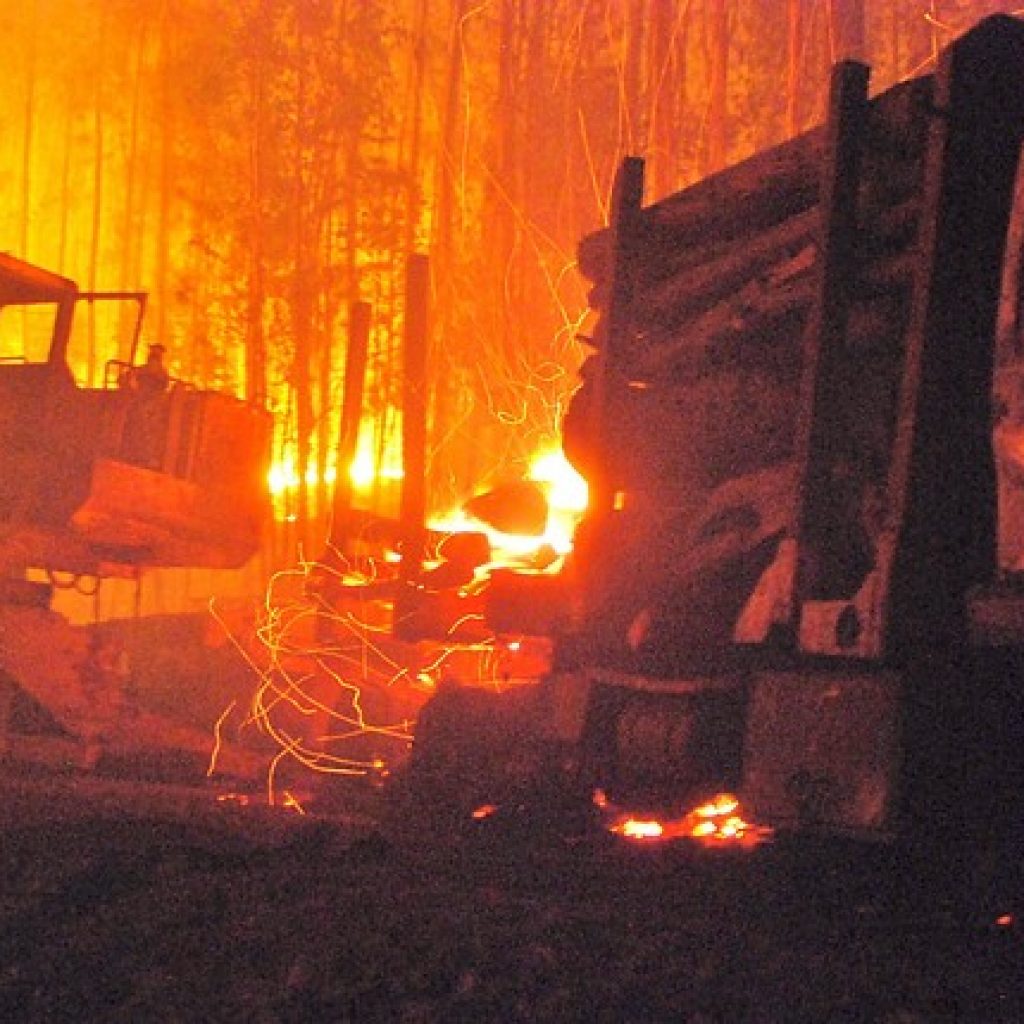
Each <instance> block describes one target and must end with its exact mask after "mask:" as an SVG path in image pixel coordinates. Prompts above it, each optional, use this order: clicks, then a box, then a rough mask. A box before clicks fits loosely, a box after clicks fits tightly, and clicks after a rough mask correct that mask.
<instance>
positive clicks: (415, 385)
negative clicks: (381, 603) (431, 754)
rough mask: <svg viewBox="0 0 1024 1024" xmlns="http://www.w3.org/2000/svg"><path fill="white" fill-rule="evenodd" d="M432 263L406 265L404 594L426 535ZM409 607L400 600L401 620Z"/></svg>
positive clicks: (413, 260)
mask: <svg viewBox="0 0 1024 1024" xmlns="http://www.w3.org/2000/svg"><path fill="white" fill-rule="evenodd" d="M429 289H430V263H429V261H428V259H427V257H426V256H423V255H419V254H414V255H412V256H410V257H409V260H408V263H407V265H406V282H405V333H404V350H403V360H402V498H401V509H400V520H401V538H402V563H401V566H400V569H399V579H400V581H401V582H402V584H404V586H403V588H402V593H403V595H406V596H407V595H408V594H409V592H410V587H409V585H410V584H412V583H413V582H414V581H415V580H416V579H417V578H418V576H419V574H420V568H421V566H422V561H423V546H424V541H425V538H426V526H425V520H426V505H427V497H426V470H427V339H428V336H429V324H428V307H429V302H428V299H429ZM406 610H407V608H406V607H405V602H404V601H397V602H396V607H395V624H396V626H397V625H398V624H399V622H400V620H401V618H402V616H403V613H404V612H405V611H406Z"/></svg>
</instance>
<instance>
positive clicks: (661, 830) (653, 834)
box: [611, 818, 665, 839]
mask: <svg viewBox="0 0 1024 1024" xmlns="http://www.w3.org/2000/svg"><path fill="white" fill-rule="evenodd" d="M611 830H612V831H613V832H617V833H618V834H619V835H622V836H625V837H626V838H627V839H661V837H662V836H663V835H664V834H665V826H664V825H662V823H661V822H660V821H641V820H639V819H637V818H627V819H626V820H625V821H620V822H617V823H616V824H614V825H612V829H611Z"/></svg>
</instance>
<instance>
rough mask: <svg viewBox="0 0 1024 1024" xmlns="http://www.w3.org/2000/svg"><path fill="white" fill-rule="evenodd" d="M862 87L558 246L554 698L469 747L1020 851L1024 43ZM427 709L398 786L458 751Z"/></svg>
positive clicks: (966, 47)
mask: <svg viewBox="0 0 1024 1024" xmlns="http://www.w3.org/2000/svg"><path fill="white" fill-rule="evenodd" d="M869 77H870V75H869V69H868V68H867V67H866V66H864V65H863V64H860V63H855V62H845V63H841V64H839V65H838V66H836V68H835V69H834V72H833V77H832V83H831V93H830V99H829V106H828V115H827V119H826V121H825V123H824V124H823V125H822V126H821V127H819V128H817V129H815V130H812V131H809V132H807V133H806V134H802V135H800V136H798V137H795V138H793V139H792V140H790V141H788V142H786V143H784V144H782V145H780V146H778V147H775V148H773V149H770V150H767V151H764V152H761V153H759V154H757V155H755V156H753V157H751V158H750V159H748V160H746V161H745V162H743V163H740V164H738V165H736V166H733V167H731V168H728V169H726V170H723V171H722V172H720V173H717V174H715V175H713V176H711V177H709V178H707V179H705V180H702V181H700V182H699V183H697V184H695V185H693V186H692V187H690V188H687V189H685V190H683V191H681V192H678V193H676V194H674V195H670V196H668V197H667V198H664V199H660V200H659V201H657V202H654V203H651V204H649V205H645V204H644V198H643V175H644V164H643V161H642V160H641V159H638V158H627V159H626V160H625V161H624V162H623V164H622V165H621V167H620V170H619V173H618V177H617V181H616V185H615V189H614V195H613V202H612V205H611V216H610V222H609V224H608V226H607V227H605V228H603V229H601V230H599V231H597V232H595V233H593V234H591V235H589V236H587V237H585V238H584V239H583V240H582V242H581V244H580V247H579V267H580V270H581V271H582V273H583V274H584V275H585V276H586V277H587V278H588V279H589V280H590V281H591V282H592V291H591V299H590V301H591V305H592V307H593V309H594V310H595V311H596V313H597V314H598V317H597V321H596V327H595V329H594V331H593V338H592V344H593V354H592V355H591V356H590V358H589V359H588V360H587V361H586V362H585V363H584V365H583V367H582V370H581V378H582V380H581V386H580V387H579V389H578V391H577V392H576V393H575V395H574V398H573V400H572V402H571V404H570V406H569V408H568V411H567V414H566V417H565V422H564V434H563V444H564V447H565V451H566V454H567V456H568V457H569V458H570V460H571V461H572V462H573V463H574V464H575V465H576V466H577V468H579V469H580V471H581V472H582V473H583V474H584V476H585V477H586V478H587V481H588V483H589V485H590V495H591V499H590V505H589V508H588V511H587V513H586V515H585V518H584V520H583V521H582V522H581V524H580V527H579V529H578V530H577V534H576V538H575V551H574V555H573V564H572V566H571V567H570V569H569V570H567V573H568V576H567V578H566V579H567V580H568V584H569V585H568V586H567V587H566V588H565V590H564V591H563V595H564V600H563V601H562V607H564V609H565V611H564V614H563V615H562V616H561V619H560V621H559V622H558V624H557V630H556V638H555V642H554V660H553V668H552V671H551V673H550V674H549V675H548V676H547V677H546V678H545V679H544V680H543V681H542V682H541V684H540V686H539V687H538V688H537V690H536V691H535V693H534V694H533V695H532V696H531V697H529V698H525V697H517V698H515V699H514V700H513V701H511V702H510V704H509V709H508V721H509V723H510V724H509V725H508V726H507V727H506V728H504V729H503V730H501V729H496V727H495V726H493V725H492V726H490V730H491V733H492V734H494V733H495V732H501V733H502V737H498V738H495V742H496V743H500V742H505V743H506V745H509V744H510V743H511V742H512V741H511V740H509V739H507V737H519V738H520V739H523V741H524V742H526V743H529V742H531V741H533V740H537V739H538V738H539V740H540V743H541V746H542V747H543V748H544V749H545V751H546V752H547V754H549V755H553V756H551V757H549V759H548V762H547V763H549V764H556V765H561V766H563V767H566V768H567V770H569V771H570V772H572V773H575V777H577V778H582V779H584V780H585V781H586V787H585V789H587V790H588V789H590V788H591V787H593V788H594V789H595V790H600V791H602V792H603V793H604V794H605V795H606V797H607V798H608V799H609V800H611V801H613V803H614V804H615V805H617V806H619V807H626V808H643V809H644V810H646V811H657V812H658V813H674V812H678V811H680V810H685V809H686V808H687V807H692V806H694V805H695V803H696V802H697V801H700V800H702V799H707V798H708V795H709V794H714V793H716V792H721V791H731V792H733V793H735V794H736V795H737V796H738V797H739V798H740V800H741V802H742V806H743V807H744V808H745V813H746V814H747V815H748V816H749V817H750V818H752V819H753V820H755V821H757V822H762V823H765V824H767V825H769V826H772V827H775V828H777V829H823V830H834V831H841V832H848V833H856V834H864V835H867V836H887V835H888V836H891V835H894V834H899V833H900V832H901V831H905V830H915V829H917V828H918V827H923V828H926V829H927V830H928V834H932V833H934V832H936V831H940V832H943V833H956V832H958V831H960V830H979V829H980V830H985V829H987V828H989V827H996V826H997V825H999V824H1004V823H1005V822H1006V821H1007V820H1016V821H1017V823H1018V827H1019V822H1020V812H1021V809H1022V794H1024V777H1022V762H1024V575H1022V571H1024V529H1022V527H1024V522H1022V512H1024V504H1022V496H1024V492H1022V491H1021V486H1022V484H1024V475H1022V469H1024V407H1022V399H1024V390H1022V385H1024V362H1022V360H1021V352H1022V343H1024V334H1022V328H1024V322H1022V314H1021V298H1022V291H1024V280H1022V273H1021V260H1022V253H1024V168H1022V165H1021V161H1020V159H1019V155H1020V149H1021V143H1022V140H1024V23H1022V22H1021V21H1019V20H1016V19H1013V18H1009V17H1002V16H1000V17H993V18H991V19H988V20H985V21H983V22H981V23H979V25H978V26H977V27H976V28H975V29H974V30H973V31H971V32H969V33H968V34H966V35H964V36H963V37H961V38H959V39H958V40H956V41H955V42H953V43H952V44H951V45H950V46H949V47H948V48H947V49H946V50H945V51H944V52H943V53H942V54H941V55H940V59H939V60H938V62H937V65H936V68H935V72H934V74H931V75H928V76H925V77H918V78H915V79H913V80H908V81H904V82H902V83H900V84H898V85H895V86H893V87H892V88H889V89H887V90H885V91H883V92H880V93H879V94H877V95H874V96H871V95H870V94H869ZM520 582H521V588H522V590H523V592H524V593H525V592H527V591H528V589H529V583H530V581H529V580H525V579H524V580H522V581H520ZM563 582H565V581H563ZM546 585H547V584H546ZM539 593H541V591H540V589H538V594H539ZM519 603H520V604H521V605H525V604H529V602H528V601H525V600H523V599H522V598H520V599H519ZM496 618H497V619H499V620H500V619H501V618H502V615H501V608H500V607H499V608H498V613H497V615H496ZM450 699H451V698H449V700H450ZM442 700H443V698H438V701H439V706H438V707H437V708H436V709H432V708H430V707H429V706H428V708H426V709H425V710H424V715H423V716H422V718H421V725H422V728H423V742H424V744H425V749H424V750H423V751H422V752H421V755H420V756H421V758H422V759H424V760H426V761H429V760H430V759H431V756H432V750H431V747H432V746H443V745H444V743H445V742H448V744H449V745H450V746H452V747H454V748H458V747H459V746H460V745H461V747H462V748H465V747H467V745H468V743H469V741H467V740H466V739H465V738H461V739H460V738H459V737H458V736H455V735H454V734H455V733H456V732H457V726H456V720H457V714H456V713H455V712H456V711H457V708H455V707H454V704H453V709H452V711H453V713H452V718H451V721H449V722H448V723H447V724H446V723H445V722H444V717H445V716H444V713H443V711H442V709H441V707H440V703H441V701H442ZM468 703H472V702H468ZM481 717H482V712H479V711H477V710H474V708H472V707H470V710H469V712H468V713H467V714H466V722H465V728H473V727H474V726H473V723H474V722H477V721H478V720H479V719H480V718H481ZM492 738H493V737H492ZM420 739H421V737H420V734H419V733H418V734H417V745H419V744H420ZM510 756H515V754H514V752H513V753H512V754H511V755H510ZM415 759H416V751H415V750H414V764H415ZM478 763H480V764H483V763H484V759H480V760H479V761H478ZM486 795H487V794H486V793H485V792H484V791H483V789H479V790H477V791H476V796H477V797H481V796H486Z"/></svg>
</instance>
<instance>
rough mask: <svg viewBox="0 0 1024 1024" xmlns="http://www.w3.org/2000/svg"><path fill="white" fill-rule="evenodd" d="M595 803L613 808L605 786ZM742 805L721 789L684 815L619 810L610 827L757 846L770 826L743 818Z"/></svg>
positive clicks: (636, 835) (632, 835) (640, 834)
mask: <svg viewBox="0 0 1024 1024" xmlns="http://www.w3.org/2000/svg"><path fill="white" fill-rule="evenodd" d="M594 805H595V806H597V807H600V808H602V809H603V810H606V811H611V810H613V808H612V807H611V805H610V804H609V802H608V799H607V797H606V796H605V794H604V792H603V791H602V790H596V791H595V792H594ZM739 808H740V804H739V800H737V799H736V797H735V796H733V795H732V794H731V793H719V794H717V795H716V796H714V797H713V798H712V799H711V800H709V801H707V802H706V803H703V804H701V805H700V806H698V807H695V808H694V809H693V810H692V811H689V812H688V813H687V814H684V815H683V816H682V817H681V818H673V819H671V820H669V821H657V820H655V819H642V818H635V817H633V816H632V815H629V814H624V813H619V814H617V815H616V816H615V819H614V821H613V822H612V824H611V825H609V826H608V828H609V831H611V832H614V833H616V834H617V835H621V836H624V837H625V838H627V839H636V840H640V841H644V840H662V839H697V840H699V841H700V842H702V843H705V844H707V845H718V844H723V843H727V844H740V845H742V846H756V845H757V844H758V843H760V842H763V841H764V840H766V839H768V838H770V836H771V834H772V830H771V829H770V828H768V827H767V826H764V825H754V824H751V823H750V822H748V821H746V820H744V818H743V817H742V816H741V815H740V813H739Z"/></svg>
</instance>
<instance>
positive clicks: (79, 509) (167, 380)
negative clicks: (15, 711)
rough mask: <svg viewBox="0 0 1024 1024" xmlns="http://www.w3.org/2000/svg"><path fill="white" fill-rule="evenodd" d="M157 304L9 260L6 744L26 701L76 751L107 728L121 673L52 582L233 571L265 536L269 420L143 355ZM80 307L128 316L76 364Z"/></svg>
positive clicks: (3, 333) (1, 622)
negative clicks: (107, 700) (54, 604)
mask: <svg viewBox="0 0 1024 1024" xmlns="http://www.w3.org/2000/svg"><path fill="white" fill-rule="evenodd" d="M146 304H147V296H146V294H145V293H144V292H113V291H112V292H87V291H83V290H80V289H79V287H78V286H77V284H76V283H75V282H73V281H71V280H69V279H67V278H65V277H62V276H60V275H58V274H55V273H52V272H50V271H48V270H45V269H43V268H41V267H38V266H35V265H33V264H30V263H27V262H25V261H23V260H20V259H17V258H15V257H14V256H11V255H8V254H6V253H4V254H0V569H2V572H0V752H4V751H6V752H8V753H10V752H11V750H12V744H13V743H14V740H16V739H17V736H16V734H17V731H18V730H17V729H12V728H10V725H11V720H12V708H15V707H17V706H19V705H23V704H24V703H25V702H26V701H27V702H28V704H30V705H31V706H32V707H33V708H35V717H36V718H37V719H39V718H45V719H48V720H49V721H51V722H52V723H54V725H55V728H56V730H57V731H59V732H60V733H61V734H62V735H63V736H64V737H65V738H68V739H69V742H71V743H72V746H73V745H74V743H75V742H77V741H79V740H81V741H82V742H83V743H85V745H89V743H90V741H89V737H90V736H92V737H93V739H95V735H96V733H97V726H96V723H95V721H94V720H95V718H96V705H97V703H98V702H97V693H99V692H100V691H103V692H106V693H109V691H110V689H111V686H106V687H104V685H103V680H102V678H101V677H102V676H103V675H104V673H106V675H107V676H108V677H109V676H110V675H111V674H112V673H114V671H115V670H114V667H113V666H111V665H107V666H106V667H104V666H103V664H102V662H103V661H104V660H105V659H106V660H108V661H109V652H104V651H102V650H101V649H100V648H101V647H102V645H97V643H96V637H95V636H94V635H92V634H90V633H89V631H88V630H84V629H82V628H78V627H73V626H71V625H70V624H69V623H68V622H67V621H66V620H65V619H64V618H63V617H62V616H61V615H59V614H58V613H56V612H55V611H53V610H51V608H50V603H51V598H52V594H53V590H54V587H55V585H60V586H68V585H71V584H75V583H79V582H80V581H98V580H100V579H103V578H105V577H127V578H133V577H134V578H136V579H137V578H138V577H139V574H140V573H142V572H143V571H145V570H147V569H151V568H157V567H182V566H189V567H212V568H236V567H239V566H241V565H242V564H243V563H244V562H245V561H247V560H248V559H249V558H250V557H251V556H252V555H253V554H254V553H255V552H256V551H257V549H258V548H259V545H260V543H261V539H262V536H263V531H264V526H265V523H266V521H267V517H268V515H269V511H270V496H269V490H268V484H267V472H268V468H269V458H270V443H271V427H272V424H271V418H270V414H269V413H268V411H267V410H266V409H264V408H262V407H261V406H259V405H258V404H255V403H251V402H246V401H242V400H240V399H238V398H235V397H233V396H231V395H229V394H224V393H220V392H217V391H214V390H208V389H204V388H200V387H197V386H196V385H194V384H193V383H190V382H188V381H186V380H183V379H179V378H176V377H173V376H171V375H170V373H169V372H167V371H166V370H164V369H162V368H161V366H160V365H159V354H160V348H161V347H160V346H159V345H156V344H154V345H151V346H150V350H151V351H150V358H149V359H148V360H146V361H143V360H142V359H141V347H142V343H141V337H142V328H143V320H144V313H145V309H146ZM100 308H102V309H104V310H106V311H108V314H109V315H108V316H107V317H106V318H105V319H104V318H101V317H99V316H98V313H97V310H98V309H100ZM85 317H87V318H88V321H89V322H90V323H91V324H92V325H93V326H94V325H95V323H96V322H99V321H100V320H101V319H102V320H103V322H104V323H107V322H113V323H115V324H118V325H119V327H120V330H119V332H118V333H119V335H120V336H121V337H122V338H123V341H122V342H121V343H120V345H118V344H116V343H115V344H112V345H111V344H108V345H104V346H101V345H100V344H98V343H97V342H96V341H95V340H93V341H92V342H91V343H90V346H89V348H88V350H87V354H88V356H90V358H88V359H85V358H77V359H73V358H72V348H73V346H74V345H75V344H76V338H77V335H76V333H75V329H74V328H75V324H76V323H81V322H82V320H83V318H85ZM124 325H127V326H126V327H125V326H124ZM87 333H90V337H92V336H93V335H94V334H95V331H92V332H87ZM122 350H123V351H122ZM100 351H102V352H109V353H111V357H110V358H108V359H106V361H105V362H104V363H103V364H102V379H101V380H100V381H99V382H98V383H96V384H93V383H91V382H90V381H89V379H88V377H87V376H86V374H85V371H83V370H82V367H83V366H92V365H94V364H95V363H96V359H95V355H96V353H97V352H100ZM76 372H77V373H78V374H79V377H76ZM82 377H85V379H81V378H82ZM90 585H92V586H95V582H93V583H92V584H90ZM90 680H92V682H93V683H94V684H95V685H93V686H92V687H90ZM107 683H110V684H111V685H114V684H113V682H112V681H111V679H109V678H108V679H107ZM114 688H115V689H116V686H115V687H114ZM91 691H95V692H91ZM99 703H102V701H99ZM108 710H109V709H108ZM110 717H111V715H109V714H108V715H107V718H108V719H109V718H110ZM150 724H152V723H150ZM44 732H45V730H44ZM12 734H14V736H13V739H12ZM92 745H93V746H94V745H95V744H92ZM31 746H32V744H27V745H26V744H22V745H21V747H20V748H19V749H22V750H27V749H29V748H30V747H31ZM35 746H36V747H39V743H36V744H35ZM63 747H64V748H67V749H70V748H68V744H67V743H65V744H64V745H63ZM15 753H17V752H16V751H15ZM59 756H65V755H64V754H61V755H59ZM68 756H70V757H71V759H72V760H74V759H75V757H77V754H76V753H75V752H74V751H72V752H71V754H69V755H68Z"/></svg>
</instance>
